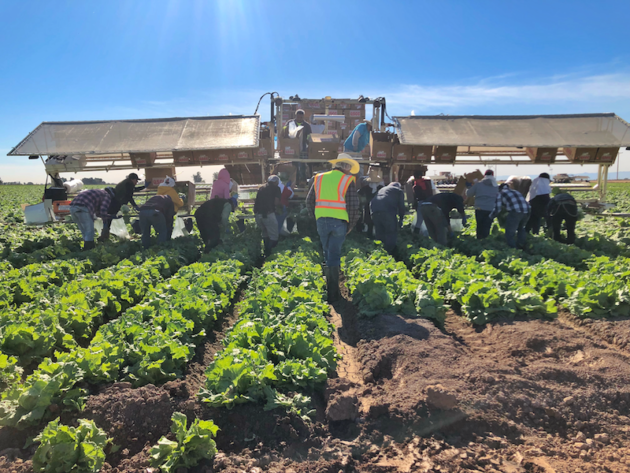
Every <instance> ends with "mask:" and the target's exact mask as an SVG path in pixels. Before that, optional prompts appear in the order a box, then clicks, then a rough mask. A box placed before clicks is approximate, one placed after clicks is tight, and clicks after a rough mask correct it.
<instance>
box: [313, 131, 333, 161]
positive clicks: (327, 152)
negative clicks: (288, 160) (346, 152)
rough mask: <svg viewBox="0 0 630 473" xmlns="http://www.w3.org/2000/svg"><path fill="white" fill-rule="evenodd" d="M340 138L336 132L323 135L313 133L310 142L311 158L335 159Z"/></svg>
mask: <svg viewBox="0 0 630 473" xmlns="http://www.w3.org/2000/svg"><path fill="white" fill-rule="evenodd" d="M339 144H340V141H339V138H338V137H337V135H336V134H331V135H322V134H317V133H313V134H312V135H311V136H310V138H309V142H308V158H309V159H334V158H333V157H332V156H333V155H335V156H336V155H337V154H338V151H337V150H338V149H339Z"/></svg>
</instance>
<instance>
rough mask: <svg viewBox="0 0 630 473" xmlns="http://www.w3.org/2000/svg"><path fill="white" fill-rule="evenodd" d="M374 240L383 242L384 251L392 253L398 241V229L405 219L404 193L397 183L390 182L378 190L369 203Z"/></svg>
mask: <svg viewBox="0 0 630 473" xmlns="http://www.w3.org/2000/svg"><path fill="white" fill-rule="evenodd" d="M370 211H371V213H372V221H373V222H374V228H375V230H376V239H377V240H381V241H382V242H383V247H384V248H385V251H387V252H389V253H390V254H393V253H394V249H395V248H396V241H397V239H398V227H402V224H403V218H404V217H405V211H406V209H405V193H404V192H403V190H402V186H401V185H400V183H399V182H392V183H390V184H389V185H388V186H385V187H383V188H382V189H380V190H379V191H378V192H377V193H376V195H375V196H374V198H373V199H372V202H370Z"/></svg>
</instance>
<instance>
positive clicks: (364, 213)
mask: <svg viewBox="0 0 630 473" xmlns="http://www.w3.org/2000/svg"><path fill="white" fill-rule="evenodd" d="M359 182H361V189H359V190H358V191H357V192H358V194H359V205H360V207H359V209H360V210H359V221H358V223H357V230H358V231H359V232H363V225H364V224H365V225H367V233H368V236H369V237H370V238H371V237H372V233H373V230H374V222H372V214H371V212H370V202H372V199H373V198H374V196H375V195H376V193H377V192H378V191H379V190H381V189H382V188H383V187H385V181H383V172H382V171H381V170H380V169H379V168H377V167H374V166H370V169H369V170H368V175H367V177H365V178H362V179H361V178H360V179H359Z"/></svg>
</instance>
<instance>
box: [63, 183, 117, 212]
mask: <svg viewBox="0 0 630 473" xmlns="http://www.w3.org/2000/svg"><path fill="white" fill-rule="evenodd" d="M111 202H112V197H111V195H110V194H109V192H107V191H105V190H102V189H89V190H86V191H83V192H81V193H79V195H77V196H76V197H75V198H74V200H73V201H72V203H71V204H70V205H82V206H83V207H86V208H87V209H88V210H89V211H90V213H91V214H92V216H93V217H101V218H103V217H105V216H107V210H108V209H109V205H110V204H111Z"/></svg>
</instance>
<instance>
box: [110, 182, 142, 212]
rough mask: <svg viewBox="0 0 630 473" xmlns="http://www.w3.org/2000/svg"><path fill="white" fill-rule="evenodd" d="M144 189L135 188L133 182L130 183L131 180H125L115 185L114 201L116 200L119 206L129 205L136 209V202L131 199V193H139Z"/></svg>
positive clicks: (140, 187)
mask: <svg viewBox="0 0 630 473" xmlns="http://www.w3.org/2000/svg"><path fill="white" fill-rule="evenodd" d="M145 187H146V186H136V185H135V184H134V183H133V182H131V179H129V178H127V179H124V180H122V181H120V182H119V183H118V184H117V185H116V187H115V189H114V192H115V193H116V199H118V202H120V205H125V204H127V203H130V204H131V205H133V206H134V207H136V201H135V200H134V199H133V193H134V192H138V191H141V190H143V189H145Z"/></svg>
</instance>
